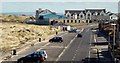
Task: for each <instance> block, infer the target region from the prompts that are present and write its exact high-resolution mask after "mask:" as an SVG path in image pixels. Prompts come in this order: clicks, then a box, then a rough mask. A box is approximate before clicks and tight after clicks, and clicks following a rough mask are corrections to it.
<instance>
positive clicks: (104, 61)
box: [95, 31, 113, 63]
mask: <svg viewBox="0 0 120 63" xmlns="http://www.w3.org/2000/svg"><path fill="white" fill-rule="evenodd" d="M98 32H99V31H98ZM95 47H96V48H97V49H98V50H99V58H100V63H113V61H112V60H113V59H112V56H111V53H110V52H109V51H108V41H107V39H106V36H104V35H103V34H102V33H100V32H99V33H97V35H96V44H95Z"/></svg>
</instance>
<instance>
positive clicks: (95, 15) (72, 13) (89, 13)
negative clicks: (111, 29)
mask: <svg viewBox="0 0 120 63" xmlns="http://www.w3.org/2000/svg"><path fill="white" fill-rule="evenodd" d="M65 16H66V17H68V19H69V20H78V19H79V20H80V21H84V22H86V23H91V22H96V21H97V22H98V21H101V20H109V19H110V18H109V16H108V15H107V13H106V9H84V10H65Z"/></svg>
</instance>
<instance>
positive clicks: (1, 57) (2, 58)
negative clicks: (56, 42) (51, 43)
mask: <svg viewBox="0 0 120 63" xmlns="http://www.w3.org/2000/svg"><path fill="white" fill-rule="evenodd" d="M62 33H64V32H59V33H58V35H59V34H62ZM54 36H56V34H53V35H49V36H48V37H46V38H45V39H44V40H42V41H41V42H39V40H33V41H32V42H31V43H26V44H24V45H22V46H21V48H18V49H16V51H17V52H16V53H17V54H18V53H19V52H21V51H24V50H25V49H27V48H28V47H29V46H31V44H37V43H43V42H48V40H49V39H50V38H52V37H54ZM13 56H14V55H12V53H11V52H7V53H3V52H0V63H2V62H3V61H7V60H9V59H11V57H13Z"/></svg>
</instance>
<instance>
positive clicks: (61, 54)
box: [56, 35, 77, 61]
mask: <svg viewBox="0 0 120 63" xmlns="http://www.w3.org/2000/svg"><path fill="white" fill-rule="evenodd" d="M76 36H77V35H76ZM76 36H75V37H76ZM75 37H74V38H73V39H72V40H71V41H70V43H69V44H68V45H67V47H66V48H65V49H64V50H63V51H62V53H61V54H60V55H59V56H58V58H57V59H56V61H58V60H59V59H60V57H61V56H62V55H63V53H64V52H65V51H66V49H67V48H68V47H69V46H70V44H71V43H72V42H73V40H74V39H75Z"/></svg>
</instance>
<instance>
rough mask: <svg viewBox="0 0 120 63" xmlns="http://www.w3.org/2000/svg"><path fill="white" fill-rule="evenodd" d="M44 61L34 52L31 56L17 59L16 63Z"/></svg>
mask: <svg viewBox="0 0 120 63" xmlns="http://www.w3.org/2000/svg"><path fill="white" fill-rule="evenodd" d="M44 60H45V59H44V57H43V56H42V55H41V54H38V53H36V52H34V53H32V54H29V55H27V56H25V57H22V58H20V59H18V60H17V63H28V62H36V63H42V62H43V61H44Z"/></svg>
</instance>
